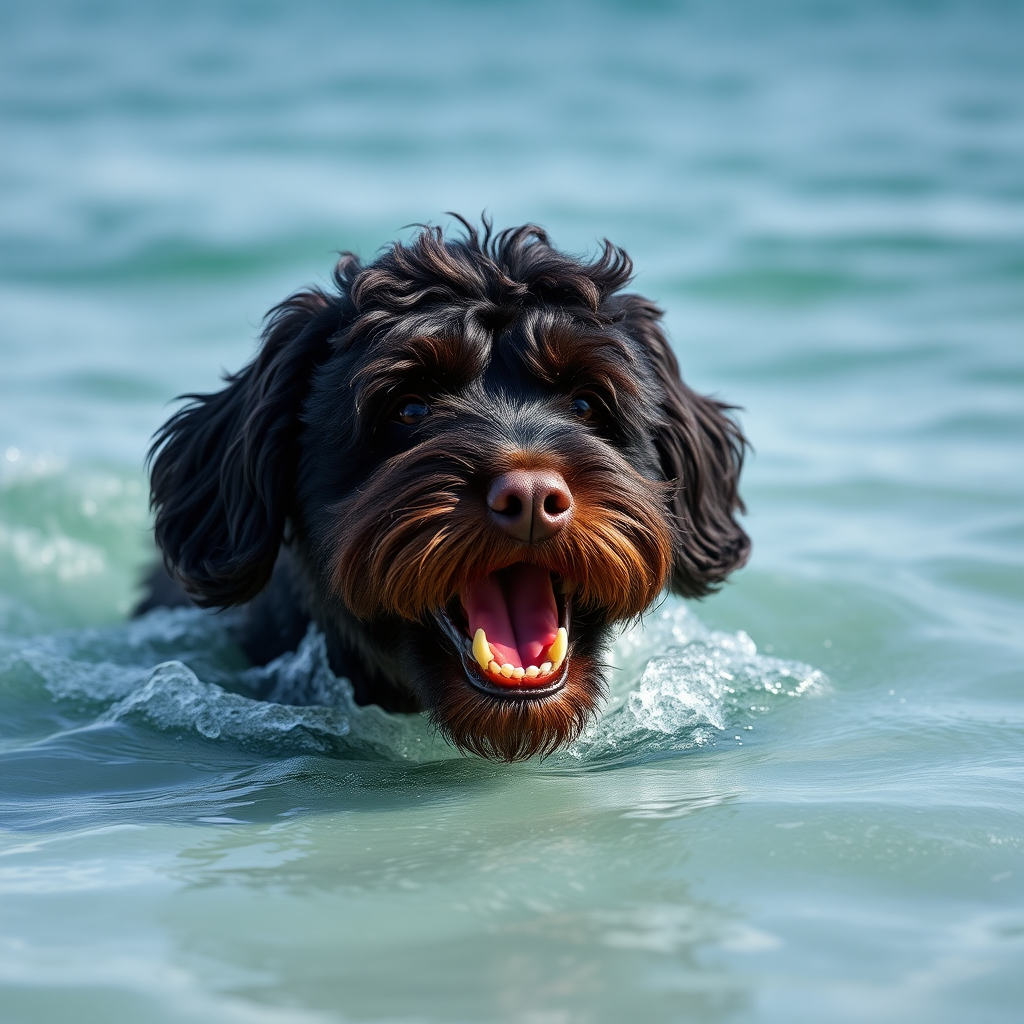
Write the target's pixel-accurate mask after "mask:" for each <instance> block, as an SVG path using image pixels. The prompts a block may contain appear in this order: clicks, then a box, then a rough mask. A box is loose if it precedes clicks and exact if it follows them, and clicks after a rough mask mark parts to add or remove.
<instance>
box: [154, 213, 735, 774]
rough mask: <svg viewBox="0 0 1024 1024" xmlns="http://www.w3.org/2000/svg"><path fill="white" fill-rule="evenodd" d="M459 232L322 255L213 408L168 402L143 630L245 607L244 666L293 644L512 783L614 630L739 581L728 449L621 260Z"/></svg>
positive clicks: (591, 701)
mask: <svg viewBox="0 0 1024 1024" xmlns="http://www.w3.org/2000/svg"><path fill="white" fill-rule="evenodd" d="M459 220H460V223H461V224H462V226H463V228H464V234H463V235H462V236H461V237H458V238H446V237H445V236H444V234H443V232H442V231H441V229H439V228H423V229H422V230H421V232H420V233H419V234H418V236H417V237H416V238H415V240H414V241H413V242H412V243H411V244H409V245H404V244H401V243H398V244H395V245H393V246H392V247H390V248H389V249H387V250H386V251H385V252H384V254H383V255H381V256H380V257H379V258H378V259H376V260H374V262H372V263H370V264H369V265H367V266H364V265H363V264H362V263H361V262H360V261H359V260H358V259H357V258H356V257H355V256H354V255H352V254H347V253H346V254H344V255H343V256H342V257H341V259H340V261H339V262H338V265H337V268H336V270H335V272H334V288H333V289H332V290H329V291H324V290H321V289H319V288H311V289H309V290H307V291H303V292H299V293H298V294H296V295H293V296H292V297H291V298H290V299H288V300H286V301H285V302H283V303H282V304H281V305H279V306H277V307H276V308H275V309H273V310H272V311H271V312H270V314H269V316H268V320H267V324H266V329H265V331H264V334H263V343H262V347H261V349H260V351H259V353H258V355H257V356H256V358H255V359H254V360H253V361H252V362H251V363H250V364H249V365H248V366H247V367H245V369H243V370H241V371H240V372H239V373H237V374H234V375H232V376H229V377H228V378H227V381H226V386H225V387H224V389H223V390H221V391H218V392H216V393H214V394H209V395H189V396H186V397H187V398H188V399H189V400H190V401H189V402H188V404H186V405H185V406H184V407H183V408H182V409H180V410H179V411H178V412H177V413H175V415H174V416H172V417H171V418H170V420H168V422H167V423H166V424H165V425H164V426H163V428H162V429H161V430H160V431H159V432H158V434H157V435H156V438H155V440H154V444H153V447H152V449H151V452H150V459H151V467H152V505H153V508H154V510H155V512H156V540H157V543H158V545H159V546H160V548H161V549H162V551H163V556H164V564H165V566H166V569H167V572H168V574H169V577H170V579H168V578H167V577H162V578H159V577H154V579H153V581H151V592H150V595H149V597H148V598H147V599H146V601H144V602H143V604H142V605H141V606H140V610H145V609H146V608H149V607H153V606H155V605H159V604H175V603H181V602H182V601H184V600H185V598H184V595H183V594H182V593H181V591H182V590H183V591H184V593H185V594H187V595H188V598H189V599H191V601H193V602H194V603H196V604H198V605H201V606H203V607H208V608H227V607H230V606H235V605H245V606H247V612H246V615H245V616H244V618H243V621H244V626H243V627H242V635H241V637H240V640H241V643H242V646H243V648H244V650H245V651H246V653H247V654H248V656H249V657H250V658H251V659H252V661H253V662H255V663H259V664H262V663H266V662H267V661H269V660H271V659H272V658H274V657H276V656H278V655H280V654H282V653H284V652H285V651H288V650H294V649H295V647H296V646H297V645H298V642H299V640H300V639H301V638H302V636H303V635H304V634H305V632H306V627H307V625H308V623H309V622H310V620H312V621H313V622H315V623H316V624H317V625H318V626H319V628H320V629H321V630H322V631H323V633H324V634H325V636H326V641H327V648H328V652H329V657H330V662H331V667H332V668H333V670H334V671H335V672H336V673H337V674H338V675H342V676H346V677H348V678H349V679H350V680H351V681H352V685H353V687H354V689H355V695H356V699H357V700H358V701H359V702H360V703H377V704H380V705H382V706H383V707H385V708H387V709H390V710H394V711H413V710H426V711H427V712H428V713H429V715H430V717H431V719H432V720H433V722H434V723H435V724H436V725H437V727H438V728H439V729H440V731H441V732H442V733H443V735H444V736H446V737H447V738H448V739H449V740H450V741H451V742H452V743H454V744H456V745H457V746H458V747H459V748H461V749H463V750H467V751H474V752H476V753H478V754H482V755H484V756H486V757H492V758H496V759H499V760H504V761H512V760H517V759H520V758H525V757H529V756H530V755H533V754H538V753H541V754H543V753H547V752H550V751H551V750H553V749H554V748H555V747H556V746H558V745H560V744H564V743H567V742H569V741H570V740H572V739H573V738H574V737H575V736H576V735H578V733H579V731H580V730H581V729H582V728H583V726H584V725H585V724H586V722H587V720H588V719H589V718H590V716H591V715H592V714H593V713H594V711H595V708H596V707H597V704H598V702H599V700H600V698H601V695H602V691H603V688H604V680H603V676H602V664H601V662H602V656H603V653H604V651H605V649H606V646H607V644H608V642H609V640H610V638H611V635H612V631H613V626H614V624H615V623H620V622H622V621H624V620H628V619H631V618H635V617H637V616H639V615H640V614H641V613H642V612H643V611H644V610H645V609H647V608H648V607H649V606H650V605H651V604H652V602H654V601H655V600H656V599H657V597H658V595H659V594H660V593H661V592H662V591H663V590H664V589H665V588H666V587H669V588H671V590H673V591H674V592H675V593H678V594H682V595H685V596H687V597H697V596H700V595H703V594H706V593H708V592H709V591H710V590H711V589H713V588H714V586H715V585H716V584H718V583H720V582H721V581H722V580H723V579H725V577H726V575H727V574H728V573H729V572H731V571H732V570H733V569H735V568H737V566H740V565H742V564H743V562H744V561H745V560H746V558H747V555H748V552H749V549H750V542H749V540H748V538H747V536H746V534H745V533H744V532H743V530H742V529H741V528H740V526H739V525H738V524H737V522H736V520H735V515H736V513H737V512H741V511H743V504H742V502H741V500H740V498H739V496H738V494H737V482H738V477H739V472H740V468H741V465H742V462H743V454H744V450H745V444H746V442H745V440H744V438H743V435H742V434H741V433H740V430H739V428H738V427H737V426H736V424H735V423H734V422H733V421H732V420H731V419H730V418H729V417H728V416H727V415H726V413H727V411H728V410H729V408H730V407H729V406H726V405H723V404H722V403H720V402H717V401H715V400H713V399H711V398H706V397H704V396H702V395H698V394H696V393H695V392H693V391H691V390H690V389H689V388H688V387H687V386H686V385H685V384H684V383H683V382H682V381H681V380H680V377H679V370H678V366H677V363H676V360H675V357H674V356H673V354H672V351H671V349H670V347H669V345H668V342H667V341H666V339H665V336H664V334H663V333H662V331H661V329H660V328H659V326H658V321H659V319H660V317H661V313H660V311H659V310H658V309H657V308H656V307H655V306H654V305H653V304H652V303H651V302H649V301H648V300H647V299H644V298H641V297H640V296H638V295H633V294H624V293H623V292H622V291H621V289H622V288H623V287H624V286H625V285H626V284H627V282H628V281H629V279H630V276H631V273H632V264H631V262H630V260H629V257H628V256H627V255H626V254H625V253H624V252H623V251H622V250H621V249H617V248H615V247H614V246H613V245H611V243H609V242H605V244H604V248H603V251H602V252H601V254H600V256H599V257H597V258H596V259H595V260H594V261H593V262H585V261H581V260H578V259H575V258H573V257H570V256H568V255H566V254H564V253H561V252H559V251H558V250H557V249H555V248H554V247H553V246H552V245H551V243H550V241H549V240H548V236H547V235H546V234H545V232H544V231H543V230H541V229H540V228H538V227H536V226H534V225H526V226H524V227H519V228H513V229H509V230H506V231H502V232H500V233H498V234H493V233H492V231H491V226H490V224H489V223H487V222H486V220H485V222H484V228H483V230H482V231H478V230H476V229H475V228H474V227H473V226H471V225H470V224H469V223H468V222H466V221H463V220H462V219H461V218H459ZM172 580H173V581H174V584H177V586H178V587H180V588H181V589H180V590H178V589H177V587H175V586H174V585H173V584H172V582H171V581H172Z"/></svg>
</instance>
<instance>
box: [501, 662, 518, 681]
mask: <svg viewBox="0 0 1024 1024" xmlns="http://www.w3.org/2000/svg"><path fill="white" fill-rule="evenodd" d="M514 671H515V669H514V668H513V667H512V665H511V664H510V663H509V662H507V661H506V662H505V664H504V665H502V666H501V674H502V675H503V676H504V677H505V678H506V679H508V677H509V676H510V675H512V673H513V672H514Z"/></svg>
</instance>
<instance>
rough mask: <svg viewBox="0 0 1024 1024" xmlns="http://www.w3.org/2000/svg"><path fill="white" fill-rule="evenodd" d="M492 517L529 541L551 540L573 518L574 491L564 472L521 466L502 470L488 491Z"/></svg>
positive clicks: (514, 533) (525, 540) (514, 534)
mask: <svg viewBox="0 0 1024 1024" xmlns="http://www.w3.org/2000/svg"><path fill="white" fill-rule="evenodd" d="M487 507H488V508H489V509H490V510H491V519H492V520H493V521H494V522H495V523H497V524H498V525H499V526H500V527H501V528H502V529H503V530H504V531H505V532H506V533H509V534H511V535H512V536H513V537H515V538H516V540H521V541H523V542H524V543H526V544H529V543H530V542H531V541H541V540H547V539H548V538H549V537H553V536H554V535H555V534H556V533H558V531H559V530H561V529H562V528H563V527H564V526H566V525H567V524H568V522H569V520H570V519H571V518H572V491H570V490H569V487H568V485H567V484H566V482H565V480H563V479H562V476H561V474H560V473H555V472H553V471H552V470H540V469H517V470H513V471H512V472H511V473H502V475H501V476H499V477H498V478H497V479H496V480H495V481H494V483H492V484H491V488H490V490H489V491H488V492H487Z"/></svg>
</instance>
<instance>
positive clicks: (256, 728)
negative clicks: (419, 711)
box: [0, 601, 827, 766]
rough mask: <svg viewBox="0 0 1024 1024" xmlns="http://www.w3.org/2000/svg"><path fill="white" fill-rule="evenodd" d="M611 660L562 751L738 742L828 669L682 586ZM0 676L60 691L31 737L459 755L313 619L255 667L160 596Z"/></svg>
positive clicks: (405, 757) (46, 696) (579, 759)
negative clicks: (723, 619) (126, 734)
mask: <svg viewBox="0 0 1024 1024" xmlns="http://www.w3.org/2000/svg"><path fill="white" fill-rule="evenodd" d="M610 660H611V672H610V676H611V685H610V694H609V700H608V702H607V704H606V707H605V709H604V712H603V713H602V714H601V715H600V717H598V718H597V719H596V720H595V721H594V722H593V723H592V724H591V725H590V726H589V727H588V728H587V730H586V731H585V732H584V733H583V735H582V736H581V737H580V738H579V739H578V740H577V741H576V742H575V743H574V744H573V745H572V746H571V747H569V748H568V749H567V750H564V751H561V752H559V753H558V754H556V755H554V756H553V757H552V758H550V759H549V763H550V764H553V765H556V766H565V765H571V764H577V765H581V766H590V765H592V766H600V765H605V764H608V763H618V762H621V761H623V760H630V761H631V760H636V759H643V758H645V757H649V756H651V755H655V754H657V755H661V756H663V755H664V754H665V753H666V752H685V751H687V750H692V749H695V748H699V747H706V746H708V745H710V744H714V743H715V742H716V741H718V740H719V739H720V738H721V737H725V736H727V737H728V739H729V740H730V741H731V742H735V739H736V738H739V739H740V741H741V742H742V738H741V736H738V735H737V730H740V731H742V730H750V729H751V728H752V724H751V722H752V720H753V719H755V718H757V717H759V716H762V715H764V714H765V713H767V712H769V711H771V710H772V709H773V708H774V707H775V706H777V705H778V704H779V703H780V702H785V701H790V700H793V699H794V698H798V697H802V696H806V695H810V694H815V693H820V692H822V691H823V690H824V689H825V688H826V687H827V680H826V678H825V676H824V675H823V674H822V673H821V672H820V671H818V670H817V669H815V668H813V667H811V666H809V665H805V664H803V663H800V662H795V661H785V660H781V659H778V658H774V657H771V656H769V655H766V654H762V653H759V652H758V651H757V648H756V646H755V645H754V643H753V641H752V640H751V639H750V638H749V637H748V636H747V635H746V634H745V633H743V632H738V633H725V632H718V631H712V630H709V629H707V628H706V627H705V626H704V625H703V624H702V623H701V622H700V620H699V619H698V618H697V617H696V615H694V613H693V612H692V611H690V610H689V608H687V607H686V606H685V605H683V604H682V603H680V602H675V601H670V602H668V603H666V605H664V606H662V607H661V608H660V609H659V610H658V611H657V612H656V613H654V614H653V615H652V616H651V617H650V618H649V619H648V620H647V621H646V622H645V623H644V624H642V625H637V626H636V627H634V628H633V629H631V630H629V631H628V632H625V633H624V634H622V635H621V636H620V637H619V638H618V639H617V641H616V643H615V644H614V646H613V649H612V652H611V659H610ZM0 683H2V688H3V692H4V693H5V694H6V695H7V699H6V700H5V703H10V702H12V701H13V704H16V705H18V706H20V707H21V708H22V709H23V710H24V709H25V708H26V707H30V706H32V705H36V707H35V712H36V713H37V714H38V713H41V708H40V707H39V705H40V704H41V703H43V702H44V701H45V703H46V704H49V705H50V707H51V709H52V710H51V712H49V713H47V714H46V715H44V716H43V718H44V719H45V720H44V721H43V722H42V723H40V725H39V729H40V730H41V731H42V732H44V733H45V734H46V735H44V736H40V733H39V731H36V732H35V735H34V736H31V737H29V736H27V735H23V736H22V738H23V739H29V741H30V742H32V743H38V742H41V741H44V742H45V741H49V740H53V739H54V738H55V737H56V736H59V735H67V733H68V732H69V731H75V732H81V731H83V730H86V731H91V730H95V729H103V728H105V727H111V726H116V725H123V726H127V727H129V728H131V729H134V730H137V731H141V732H143V733H145V732H147V731H153V732H156V733H162V734H171V735H174V736H184V735H190V736H191V737H192V738H194V739H196V740H198V741H200V742H206V743H215V744H233V745H236V746H237V747H240V748H242V749H245V750H248V751H251V752H254V753H258V754H262V755H266V756H275V757H281V756H295V755H302V754H319V755H326V756H330V757H339V758H346V759H354V760H385V761H392V762H395V761H399V762H400V761H405V762H415V763H424V762H428V761H435V760H445V759H450V758H454V757H459V756H460V755H459V754H458V753H457V752H456V751H454V750H453V749H452V748H451V747H450V746H448V745H447V744H446V743H445V742H444V741H443V740H442V739H441V738H440V737H439V736H438V735H437V734H436V731H435V730H434V729H433V727H432V726H431V725H430V723H429V721H428V719H427V718H426V716H425V715H396V714H389V713H387V712H385V711H383V710H382V709H380V708H378V707H375V706H370V707H360V706H359V705H357V704H356V703H355V701H354V699H353V695H352V688H351V685H350V684H349V682H348V681H347V680H345V679H340V678H338V677H336V676H335V675H334V674H333V673H332V672H331V670H330V667H329V665H328V661H327V652H326V645H325V642H324V637H323V635H322V634H321V633H319V632H318V631H317V630H316V629H315V628H311V629H310V631H309V633H308V634H307V636H306V637H305V639H304V640H303V641H302V643H301V644H300V646H299V648H298V650H297V651H295V652H294V653H291V654H287V655H285V656H283V657H281V658H278V659H277V660H275V661H274V662H272V663H271V664H269V665H267V666H264V667H259V668H252V667H245V666H244V664H243V663H242V661H241V656H240V654H239V652H238V651H237V649H235V648H234V646H233V644H232V642H231V640H230V630H229V622H228V621H227V620H225V618H224V617H223V616H213V615H209V614H207V613H204V612H200V611H198V610H183V609H176V610H167V609H161V610H158V611H155V612H152V613H151V614H149V615H147V616H145V617H143V618H141V619H138V620H135V621H133V622H128V623H124V624H122V625H119V626H116V627H107V628H97V629H88V630H77V631H69V632H67V633H64V634H51V635H49V636H43V637H37V638H34V639H32V640H29V641H27V642H25V643H24V645H23V646H21V647H20V649H18V650H15V651H12V652H10V653H8V655H7V656H6V657H5V658H3V659H2V660H0ZM256 694H261V695H267V696H266V697H265V698H264V699H256V698H255V695H256ZM15 697H17V698H18V699H15ZM8 710H9V711H11V710H14V708H13V706H11V707H9V709H8ZM14 717H15V719H17V717H18V715H17V714H15V716H14ZM31 717H32V715H31V714H29V715H27V716H26V718H31ZM58 723H59V725H60V728H58V729H56V730H54V729H53V726H56V725H58ZM9 724H12V725H14V724H15V722H11V721H10V719H9ZM28 732H29V733H31V732H33V730H31V729H30V730H28ZM8 737H12V732H8ZM14 737H15V740H16V737H17V730H16V729H15V730H14ZM9 742H10V740H9V741H8V744H5V746H7V749H8V750H10V749H11V748H10V745H9Z"/></svg>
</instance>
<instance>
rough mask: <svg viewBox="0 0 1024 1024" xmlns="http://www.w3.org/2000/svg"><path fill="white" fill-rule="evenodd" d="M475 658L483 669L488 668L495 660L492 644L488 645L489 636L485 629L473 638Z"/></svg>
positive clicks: (477, 632)
mask: <svg viewBox="0 0 1024 1024" xmlns="http://www.w3.org/2000/svg"><path fill="white" fill-rule="evenodd" d="M473 657H474V658H476V660H477V664H478V665H479V666H480V667H481V668H483V669H486V668H488V667H489V666H490V664H491V661H493V659H494V655H493V654H491V647H490V644H488V643H487V634H486V633H485V632H484V631H483V629H478V630H477V631H476V635H475V636H474V637H473Z"/></svg>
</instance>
